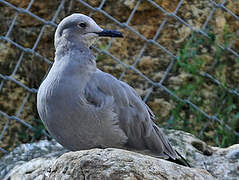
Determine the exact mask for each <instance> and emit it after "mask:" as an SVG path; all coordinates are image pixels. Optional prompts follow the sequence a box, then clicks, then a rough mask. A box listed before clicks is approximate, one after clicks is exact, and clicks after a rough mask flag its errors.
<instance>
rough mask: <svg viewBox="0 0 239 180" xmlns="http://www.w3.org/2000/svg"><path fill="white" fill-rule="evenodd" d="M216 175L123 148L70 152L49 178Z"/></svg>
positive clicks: (204, 176) (161, 177) (155, 177)
mask: <svg viewBox="0 0 239 180" xmlns="http://www.w3.org/2000/svg"><path fill="white" fill-rule="evenodd" d="M193 178H196V179H208V180H209V179H214V178H213V177H212V176H211V175H210V174H209V173H208V172H207V171H205V170H202V169H195V168H188V167H184V166H180V165H177V164H174V163H171V162H168V161H165V160H162V159H157V158H153V157H150V156H147V155H142V154H138V153H135V152H130V151H126V150H120V149H111V148H110V149H92V150H86V151H78V152H69V153H66V154H64V155H63V156H61V157H60V158H58V159H57V160H56V162H55V163H54V165H53V166H51V171H50V172H49V176H48V177H47V178H46V179H135V180H136V179H147V180H149V179H152V180H153V179H193Z"/></svg>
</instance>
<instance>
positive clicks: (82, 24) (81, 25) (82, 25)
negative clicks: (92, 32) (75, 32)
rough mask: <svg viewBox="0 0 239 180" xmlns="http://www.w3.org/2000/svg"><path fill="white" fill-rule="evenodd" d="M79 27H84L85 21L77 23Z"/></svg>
mask: <svg viewBox="0 0 239 180" xmlns="http://www.w3.org/2000/svg"><path fill="white" fill-rule="evenodd" d="M78 26H79V27H82V28H85V27H86V23H80V24H78Z"/></svg>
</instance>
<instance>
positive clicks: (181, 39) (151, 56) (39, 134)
mask: <svg viewBox="0 0 239 180" xmlns="http://www.w3.org/2000/svg"><path fill="white" fill-rule="evenodd" d="M75 12H78V13H83V14H86V15H89V16H91V17H92V18H93V19H94V20H95V21H96V22H97V24H99V25H101V26H102V27H103V28H111V29H117V30H119V31H121V32H122V33H123V34H124V38H123V39H110V38H108V39H101V40H100V41H99V42H97V43H96V44H95V45H94V46H93V47H92V50H93V51H94V54H95V55H96V57H97V65H98V67H99V68H100V69H101V70H103V71H105V72H108V73H110V74H112V75H114V76H115V77H117V78H118V79H121V80H122V81H125V82H127V83H129V84H130V85H131V86H132V87H134V88H135V89H136V91H137V92H138V93H139V94H140V96H141V97H142V98H143V100H144V101H146V103H147V104H148V105H149V106H150V108H152V110H153V112H154V113H155V115H156V116H157V120H156V123H157V124H158V125H159V126H161V127H164V128H170V129H171V128H172V129H178V130H183V131H186V132H189V133H192V134H194V135H195V136H197V137H199V138H200V139H202V140H203V141H205V142H206V143H208V144H210V145H213V146H220V147H227V146H229V145H232V144H235V143H239V91H238V89H239V1H238V0H154V1H152V0H118V1H114V0H51V1H44V0H37V1H36V0H35V1H34V0H31V1H30V0H6V1H5V0H0V156H2V155H3V154H5V153H7V152H9V151H11V150H12V149H13V148H14V147H16V146H18V145H19V144H22V143H28V142H34V141H38V140H40V139H45V138H50V137H48V136H47V130H46V129H45V128H44V125H43V124H42V122H41V120H40V119H39V116H38V113H37V110H36V93H37V89H38V87H39V85H40V83H41V82H42V80H43V79H44V77H45V75H46V74H47V72H48V71H49V69H50V68H51V65H52V63H53V61H54V51H55V50H54V44H53V40H54V39H53V38H54V31H55V29H56V26H57V24H58V23H59V22H60V21H61V20H62V19H63V18H64V17H65V16H67V15H70V14H72V13H75Z"/></svg>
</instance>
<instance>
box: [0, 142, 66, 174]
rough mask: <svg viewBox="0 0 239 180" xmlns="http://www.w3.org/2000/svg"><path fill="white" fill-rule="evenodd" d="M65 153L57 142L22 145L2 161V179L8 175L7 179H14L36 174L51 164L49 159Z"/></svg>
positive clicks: (0, 167) (0, 165)
mask: <svg viewBox="0 0 239 180" xmlns="http://www.w3.org/2000/svg"><path fill="white" fill-rule="evenodd" d="M64 152H66V150H65V149H64V148H63V147H62V146H61V145H60V144H58V143H57V142H56V141H55V140H51V141H48V140H41V141H39V142H37V143H31V144H22V145H20V146H19V147H17V148H15V149H14V150H13V151H12V152H10V153H9V154H7V155H5V156H4V157H2V158H1V159H0V179H3V177H4V176H6V174H8V175H7V176H6V177H12V175H13V176H14V174H16V173H17V174H18V175H20V174H21V175H22V174H24V173H26V174H27V172H28V174H29V172H34V171H35V170H38V169H39V167H40V165H41V166H42V165H43V164H47V163H49V162H48V160H49V159H51V160H53V159H54V158H57V157H59V156H60V155H62V154H63V153H64ZM40 159H41V160H40ZM31 160H32V161H31ZM29 168H30V169H31V170H30V169H29ZM32 169H34V170H32ZM22 170H23V171H22ZM10 171H11V172H10ZM9 172H10V173H9ZM14 177H15V176H14Z"/></svg>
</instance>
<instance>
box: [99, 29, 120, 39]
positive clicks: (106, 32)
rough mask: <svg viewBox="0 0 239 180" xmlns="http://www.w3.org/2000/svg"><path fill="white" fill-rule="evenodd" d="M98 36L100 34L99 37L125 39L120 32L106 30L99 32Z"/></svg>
mask: <svg viewBox="0 0 239 180" xmlns="http://www.w3.org/2000/svg"><path fill="white" fill-rule="evenodd" d="M96 34H98V35H99V36H103V37H124V36H123V34H122V33H121V32H119V31H115V30H106V29H104V30H103V31H101V32H97V33H96Z"/></svg>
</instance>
